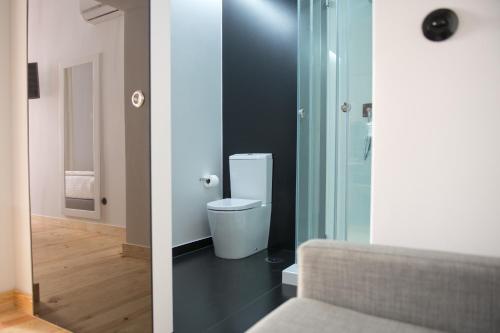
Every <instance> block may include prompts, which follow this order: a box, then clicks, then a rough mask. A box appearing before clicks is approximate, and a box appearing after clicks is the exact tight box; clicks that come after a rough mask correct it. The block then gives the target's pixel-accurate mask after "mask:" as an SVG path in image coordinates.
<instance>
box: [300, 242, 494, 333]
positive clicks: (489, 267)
mask: <svg viewBox="0 0 500 333" xmlns="http://www.w3.org/2000/svg"><path fill="white" fill-rule="evenodd" d="M298 256H299V261H298V262H299V286H298V296H299V297H306V298H312V299H317V300H320V301H324V302H328V303H331V304H334V305H337V306H342V307H345V308H349V309H352V310H355V311H359V312H363V313H366V314H370V315H374V316H379V317H384V318H388V319H393V320H398V321H402V322H406V323H410V324H415V325H419V326H425V327H428V328H433V329H438V330H443V331H447V332H455V333H468V332H475V333H481V332H485V333H486V332H500V258H488V257H479V256H469V255H461V254H452V253H443V252H435V251H423V250H412V249H404V248H395V247H387V246H374V245H353V244H350V243H345V242H335V241H326V240H314V241H309V242H306V243H305V244H303V245H302V246H301V247H300V248H299V252H298Z"/></svg>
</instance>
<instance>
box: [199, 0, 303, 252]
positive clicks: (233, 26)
mask: <svg viewBox="0 0 500 333" xmlns="http://www.w3.org/2000/svg"><path fill="white" fill-rule="evenodd" d="M222 22H223V24H222V31H223V32H222V38H223V39H222V48H223V57H222V68H223V153H224V154H223V156H224V179H223V182H224V184H223V188H224V197H229V196H230V186H229V162H228V157H229V155H232V154H236V153H272V154H273V162H274V168H273V203H272V205H273V207H272V217H271V230H270V236H269V247H270V248H288V249H293V248H294V246H295V245H294V243H295V174H296V137H297V134H296V130H297V128H296V100H297V1H296V0H224V1H223V21H222ZM200 56H202V55H200Z"/></svg>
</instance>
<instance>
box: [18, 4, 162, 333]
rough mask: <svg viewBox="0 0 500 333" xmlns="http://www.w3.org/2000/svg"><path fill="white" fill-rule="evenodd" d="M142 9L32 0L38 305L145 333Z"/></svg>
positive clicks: (61, 321) (80, 321)
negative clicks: (137, 99)
mask: <svg viewBox="0 0 500 333" xmlns="http://www.w3.org/2000/svg"><path fill="white" fill-rule="evenodd" d="M149 12H150V11H149V0H127V1H124V0H98V1H94V0H28V63H30V64H32V65H31V66H30V68H31V72H32V77H33V80H31V81H30V83H31V85H30V87H29V88H30V89H31V90H30V92H33V93H30V94H28V96H29V98H30V99H29V101H28V106H29V115H28V116H29V117H28V119H29V164H30V165H29V167H30V170H29V172H30V204H31V249H32V263H33V267H32V269H33V305H34V313H35V314H36V315H37V316H39V317H40V318H42V319H44V320H47V321H49V322H51V323H53V324H55V325H57V326H59V327H61V328H63V329H65V330H68V331H70V332H75V333H86V332H89V333H90V332H92V333H93V332H99V333H112V332H113V333H120V332H122V333H125V332H127V333H148V332H152V326H153V325H152V283H151V282H152V274H151V200H150V197H151V189H150V184H151V181H150V170H151V168H150V101H149V91H150V90H149V89H150V85H149V77H150V69H149V59H150V55H149V53H150V46H149V40H150V38H149ZM135 91H141V92H142V93H143V96H144V101H143V103H142V104H141V105H140V106H139V107H136V106H134V105H133V104H132V96H133V94H134V92H135Z"/></svg>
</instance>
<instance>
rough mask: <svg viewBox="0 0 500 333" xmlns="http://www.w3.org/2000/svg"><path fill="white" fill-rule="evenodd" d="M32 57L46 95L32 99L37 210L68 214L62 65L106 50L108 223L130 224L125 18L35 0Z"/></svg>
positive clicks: (66, 0) (72, 0) (55, 0)
mask: <svg viewBox="0 0 500 333" xmlns="http://www.w3.org/2000/svg"><path fill="white" fill-rule="evenodd" d="M29 27H30V29H29V61H30V62H38V66H39V76H40V95H41V98H40V99H34V100H30V104H29V105H30V165H31V169H30V170H31V179H30V185H31V205H32V213H33V214H37V215H45V216H55V217H62V200H61V196H62V194H61V193H60V192H61V189H62V184H61V182H62V181H63V176H62V171H61V170H60V158H61V156H59V154H60V149H59V146H60V141H59V127H58V126H59V124H58V112H59V111H58V104H57V103H58V65H59V63H60V62H61V61H71V60H72V59H78V58H80V57H82V56H89V55H94V54H98V53H101V54H102V57H101V67H100V68H101V196H103V197H106V198H107V199H108V204H107V205H106V206H102V207H101V208H102V210H101V212H102V218H101V220H102V222H104V223H109V224H113V225H121V226H124V225H125V204H126V203H125V199H126V194H125V120H124V97H123V95H124V90H123V89H124V74H123V66H124V65H123V64H124V55H123V48H124V20H123V17H118V18H115V19H113V20H111V21H106V22H102V23H100V24H98V25H92V24H89V23H86V22H85V21H84V20H83V18H82V17H81V15H80V2H79V1H78V0H44V1H32V2H30V7H29Z"/></svg>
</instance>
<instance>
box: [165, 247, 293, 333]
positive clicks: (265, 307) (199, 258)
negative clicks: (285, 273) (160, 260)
mask: <svg viewBox="0 0 500 333" xmlns="http://www.w3.org/2000/svg"><path fill="white" fill-rule="evenodd" d="M268 256H270V257H273V258H279V259H282V261H281V262H279V263H269V262H267V261H266V258H267V257H268ZM173 262H174V267H173V278H174V286H173V287H174V288H173V289H174V331H175V333H185V332H189V333H191V332H211V333H213V332H227V333H232V332H244V331H245V330H246V329H248V328H249V327H250V326H252V325H253V324H254V323H256V322H257V321H258V320H259V319H261V318H262V317H264V316H265V315H266V314H268V313H269V312H271V311H272V310H274V309H275V308H276V307H278V306H279V305H280V304H282V303H283V302H285V301H286V300H288V299H289V298H291V297H295V294H296V289H295V287H292V286H286V285H282V284H281V271H282V270H283V269H285V268H286V267H288V266H290V265H291V264H293V263H294V252H293V251H284V250H282V251H272V252H270V253H268V251H267V250H265V251H261V252H259V253H256V254H254V255H253V256H250V257H248V258H244V259H239V260H225V259H220V258H217V257H216V256H215V255H214V251H213V247H208V248H204V249H201V250H198V251H195V252H191V253H187V254H184V255H181V256H178V257H175V258H174V260H173Z"/></svg>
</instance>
